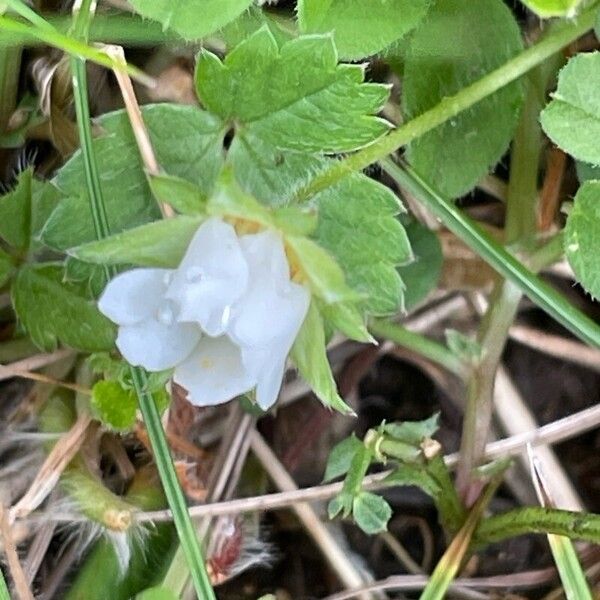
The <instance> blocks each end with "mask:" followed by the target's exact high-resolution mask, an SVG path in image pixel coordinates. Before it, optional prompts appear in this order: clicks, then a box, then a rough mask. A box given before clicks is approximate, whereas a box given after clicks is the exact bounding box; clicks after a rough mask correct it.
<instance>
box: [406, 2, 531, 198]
mask: <svg viewBox="0 0 600 600" xmlns="http://www.w3.org/2000/svg"><path fill="white" fill-rule="evenodd" d="M522 49H523V44H522V41H521V34H520V31H519V27H518V25H517V23H516V21H515V19H514V17H513V16H512V14H511V12H510V10H509V9H508V7H507V6H506V4H504V3H503V2H502V1H501V0H478V1H477V2H473V1H472V0H439V1H438V2H437V3H436V4H435V6H434V7H433V8H432V9H431V10H430V11H429V13H428V14H427V16H426V17H425V19H424V21H423V22H422V23H421V25H420V26H419V27H418V29H417V30H416V31H415V33H414V34H413V35H412V37H411V40H410V46H409V49H408V52H407V55H406V63H405V70H404V82H403V88H402V105H403V108H404V111H405V116H406V118H407V119H412V118H413V117H415V116H417V115H419V114H421V113H423V112H425V111H426V110H428V109H430V108H432V107H433V106H435V105H436V104H438V103H439V102H440V101H441V100H442V99H443V98H445V97H447V96H451V95H453V94H455V93H456V92H458V91H459V90H461V89H462V88H463V87H465V86H466V85H468V84H470V83H472V82H473V81H475V80H478V79H480V78H481V77H482V76H484V75H485V74H487V73H489V72H490V71H492V70H494V69H495V68H496V67H499V66H500V65H503V64H504V63H505V62H506V61H507V60H509V59H510V58H512V57H513V56H514V55H516V54H517V53H518V52H520V51H521V50H522ZM522 98H523V94H522V85H521V83H520V82H515V83H512V84H509V85H507V86H505V87H504V88H502V89H501V90H500V91H499V92H496V93H495V94H493V95H492V96H489V97H488V98H486V99H485V100H482V101H481V102H478V103H477V104H476V105H474V106H473V107H472V108H470V109H469V110H466V111H464V112H463V113H461V114H460V115H457V116H456V117H454V118H452V119H451V120H450V121H448V122H446V123H444V124H443V125H440V126H439V127H436V128H435V129H434V130H433V131H431V132H429V133H427V134H425V135H424V136H422V137H420V138H419V139H417V140H416V141H414V142H412V143H411V144H410V146H409V148H408V157H409V160H410V162H411V164H412V165H413V166H414V167H415V170H416V171H418V172H419V173H420V175H422V176H423V177H424V178H425V179H427V181H428V182H429V183H430V184H431V185H432V186H433V187H434V188H435V189H437V190H438V191H440V192H441V193H442V194H444V195H446V196H449V197H457V196H460V195H462V194H464V193H466V192H468V191H469V190H470V189H472V188H473V187H474V186H475V184H476V183H477V181H478V180H479V179H480V178H481V177H482V176H483V175H485V174H486V173H487V172H488V170H489V169H490V168H491V167H493V166H494V165H495V164H496V163H497V162H498V160H500V158H501V156H502V155H503V153H504V152H505V151H506V149H507V148H508V145H509V142H510V140H511V138H512V135H513V133H514V130H515V127H516V124H517V120H518V116H519V109H520V106H521V102H522Z"/></svg>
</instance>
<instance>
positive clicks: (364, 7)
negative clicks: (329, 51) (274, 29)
mask: <svg viewBox="0 0 600 600" xmlns="http://www.w3.org/2000/svg"><path fill="white" fill-rule="evenodd" d="M430 3H431V2H430V0H369V2H364V1H363V0H299V2H298V24H299V26H300V31H301V32H302V33H328V32H330V31H333V32H334V37H335V44H336V47H337V49H338V51H339V53H340V56H341V57H342V58H344V59H350V60H355V59H358V58H363V57H365V56H370V55H371V54H375V53H376V52H379V51H380V50H382V49H383V48H385V47H386V46H388V45H389V44H391V43H392V42H394V41H396V40H398V39H400V38H401V37H403V36H404V35H406V34H407V33H408V32H409V31H411V30H412V29H414V28H415V27H416V26H417V25H418V24H419V22H420V21H421V19H422V18H423V17H424V16H425V14H426V13H427V9H428V8H429V5H430Z"/></svg>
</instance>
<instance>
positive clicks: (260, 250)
mask: <svg viewBox="0 0 600 600" xmlns="http://www.w3.org/2000/svg"><path fill="white" fill-rule="evenodd" d="M240 244H241V246H242V252H243V253H244V256H245V258H246V261H247V262H248V267H249V269H250V274H251V279H254V278H256V277H257V276H259V275H262V276H265V277H267V278H268V279H269V280H270V281H273V282H274V283H275V284H276V285H279V284H282V283H285V282H288V281H289V280H290V266H289V264H288V261H287V257H286V255H285V249H284V246H283V240H282V239H281V236H280V235H278V234H277V233H275V232H274V231H271V230H266V231H262V232H260V233H254V234H251V235H244V236H242V237H241V238H240Z"/></svg>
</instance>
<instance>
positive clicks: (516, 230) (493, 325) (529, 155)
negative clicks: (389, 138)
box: [457, 57, 562, 505]
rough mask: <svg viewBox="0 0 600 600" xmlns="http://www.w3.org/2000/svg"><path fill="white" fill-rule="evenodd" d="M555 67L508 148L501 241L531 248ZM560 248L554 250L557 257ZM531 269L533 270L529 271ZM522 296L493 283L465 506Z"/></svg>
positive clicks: (468, 433)
mask: <svg viewBox="0 0 600 600" xmlns="http://www.w3.org/2000/svg"><path fill="white" fill-rule="evenodd" d="M558 64H559V62H558V61H557V60H555V57H551V58H550V59H548V60H547V61H546V62H544V63H542V64H541V65H540V66H539V67H537V68H536V69H534V70H533V71H532V72H531V73H529V75H528V77H526V78H525V83H526V84H527V85H526V95H525V102H524V105H523V109H522V111H521V116H520V119H519V125H518V127H517V132H516V135H515V138H514V140H513V144H512V151H511V159H510V179H509V182H508V195H507V200H506V223H505V228H504V231H505V241H506V243H507V244H518V245H519V246H520V247H525V248H528V249H529V248H531V247H532V246H533V244H534V242H535V233H536V221H537V200H538V173H539V164H540V154H541V145H542V131H541V127H540V124H539V115H540V111H541V109H542V108H543V105H544V101H545V98H546V87H547V84H548V81H549V79H550V78H551V77H552V76H553V75H554V73H555V72H556V70H557V68H558ZM561 251H562V248H559V252H561ZM534 270H535V269H534ZM521 297H522V294H521V291H520V289H519V288H518V287H516V286H515V285H514V284H513V283H512V282H510V281H507V280H502V281H499V282H497V283H496V285H495V289H494V292H493V294H492V297H491V300H490V305H489V307H488V309H487V311H486V314H485V316H484V318H483V320H482V322H481V325H480V327H479V333H478V341H479V344H480V347H481V349H482V358H481V360H480V361H479V364H477V365H475V367H474V369H473V370H472V372H471V376H470V378H469V381H468V384H467V403H466V406H465V417H464V421H463V429H462V439H461V448H460V462H459V465H458V472H457V486H458V489H459V490H460V493H461V495H462V497H463V498H464V499H465V501H466V503H467V505H470V504H471V503H472V502H473V501H474V500H475V499H476V498H477V496H478V495H479V491H480V489H481V485H482V484H481V482H480V481H479V480H478V479H477V478H476V476H474V471H473V469H474V468H475V467H476V466H478V465H480V464H481V463H482V462H483V459H484V453H485V444H486V442H487V438H488V434H489V430H490V426H491V422H492V414H493V409H494V383H495V381H496V373H497V371H498V366H499V365H500V361H501V359H502V353H503V351H504V346H505V344H506V340H507V338H508V331H509V329H510V326H511V325H512V323H513V321H514V319H515V317H516V315H517V311H518V308H519V303H520V302H521Z"/></svg>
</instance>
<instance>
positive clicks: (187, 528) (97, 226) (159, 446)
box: [71, 0, 215, 600]
mask: <svg viewBox="0 0 600 600" xmlns="http://www.w3.org/2000/svg"><path fill="white" fill-rule="evenodd" d="M90 5H91V0H84V1H83V2H82V5H81V8H80V10H79V12H78V14H77V15H76V16H75V22H74V27H73V30H74V31H75V32H76V33H77V34H78V35H82V36H85V34H86V32H87V31H88V28H89V21H90V19H91V13H90ZM71 66H72V69H73V90H74V99H75V108H76V113H77V124H78V130H79V136H80V141H81V150H82V157H83V160H84V165H85V175H86V180H87V186H88V194H89V201H90V209H91V212H92V217H93V223H94V230H95V233H96V237H97V238H98V239H102V238H104V237H107V236H108V235H109V234H110V227H109V222H108V216H107V213H106V207H105V204H104V198H103V195H102V187H101V184H100V176H99V172H98V166H97V163H96V157H95V154H94V149H93V145H92V132H91V125H90V114H89V106H88V98H87V78H86V69H85V62H84V61H83V60H81V59H79V58H72V59H71ZM112 274H113V273H112V271H111V270H109V267H107V275H109V276H110V275H112ZM130 372H131V379H132V381H133V384H134V388H135V391H136V394H137V396H138V402H139V406H140V410H141V412H142V416H143V418H144V423H145V425H146V428H147V430H148V437H149V439H150V443H151V445H152V450H153V453H154V459H155V461H156V466H157V468H158V472H159V475H160V478H161V482H162V484H163V487H164V490H165V495H166V497H167V501H168V503H169V507H170V509H171V511H172V513H173V520H174V522H175V528H176V529H177V534H178V536H179V539H180V542H181V547H182V550H183V552H184V555H185V557H186V559H187V562H188V566H189V569H190V573H191V576H192V581H193V583H194V587H195V589H196V592H197V594H198V597H199V598H202V599H203V600H204V599H205V600H211V599H214V598H215V595H214V591H213V589H212V586H211V584H210V579H209V577H208V573H207V571H206V564H205V561H204V557H203V555H202V550H201V548H200V543H199V541H198V538H197V536H196V533H195V530H194V526H193V524H192V521H191V519H190V515H189V512H188V510H187V504H186V501H185V497H184V495H183V491H182V490H181V486H180V485H179V480H178V479H177V474H176V472H175V467H174V466H173V461H172V459H171V455H170V453H169V447H168V445H167V441H166V437H165V433H164V431H163V428H162V424H161V421H160V415H159V413H158V409H157V407H156V404H155V403H154V399H153V398H152V395H151V394H150V393H149V392H148V391H147V388H148V381H147V376H146V374H145V372H144V371H142V370H141V369H136V368H134V367H131V370H130Z"/></svg>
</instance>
